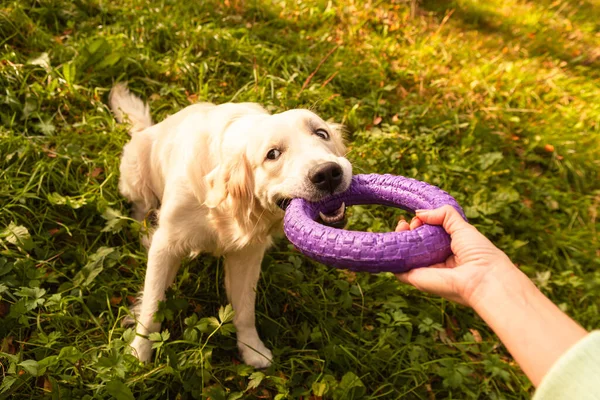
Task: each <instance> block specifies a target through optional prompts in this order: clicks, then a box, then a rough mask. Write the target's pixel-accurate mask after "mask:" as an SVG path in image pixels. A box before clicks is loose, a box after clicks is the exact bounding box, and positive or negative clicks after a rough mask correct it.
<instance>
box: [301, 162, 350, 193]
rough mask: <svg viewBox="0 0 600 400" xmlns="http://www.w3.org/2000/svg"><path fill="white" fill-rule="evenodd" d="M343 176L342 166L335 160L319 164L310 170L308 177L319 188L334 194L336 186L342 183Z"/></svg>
mask: <svg viewBox="0 0 600 400" xmlns="http://www.w3.org/2000/svg"><path fill="white" fill-rule="evenodd" d="M343 176H344V173H343V171H342V167H340V166H339V165H338V164H337V163H334V162H326V163H323V164H319V165H317V166H315V167H313V168H311V170H310V171H309V172H308V178H309V179H310V181H311V182H312V183H313V185H315V187H316V188H317V189H319V190H322V191H327V192H329V193H332V194H333V191H334V190H335V188H337V187H338V186H340V183H342V178H343Z"/></svg>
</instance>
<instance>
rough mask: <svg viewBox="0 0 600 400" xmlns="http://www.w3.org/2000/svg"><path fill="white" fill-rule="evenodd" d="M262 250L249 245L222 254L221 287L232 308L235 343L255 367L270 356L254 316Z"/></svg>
mask: <svg viewBox="0 0 600 400" xmlns="http://www.w3.org/2000/svg"><path fill="white" fill-rule="evenodd" d="M265 250H266V247H265V246H249V247H246V248H244V249H242V250H240V251H236V252H231V253H228V254H226V255H225V289H226V291H227V298H228V299H229V302H230V303H231V305H232V306H233V310H234V311H235V316H234V318H233V324H234V325H235V328H236V330H237V340H238V347H239V349H240V353H241V355H242V359H243V360H244V362H245V363H246V364H248V365H252V366H254V367H256V368H266V367H268V366H269V365H271V360H272V359H273V355H272V353H271V351H270V350H269V349H268V348H266V347H265V345H264V344H263V342H262V340H260V338H259V337H258V332H257V331H256V325H255V316H254V303H255V301H256V284H257V283H258V278H259V276H260V264H261V262H262V259H263V255H264V253H265Z"/></svg>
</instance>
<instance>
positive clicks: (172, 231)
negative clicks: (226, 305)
mask: <svg viewBox="0 0 600 400" xmlns="http://www.w3.org/2000/svg"><path fill="white" fill-rule="evenodd" d="M109 100H110V106H111V108H112V110H113V112H114V114H115V117H116V118H117V120H118V121H119V122H124V121H125V120H126V119H128V120H129V122H130V124H131V134H132V138H131V141H130V142H129V143H128V144H127V145H126V146H125V147H124V149H123V158H122V161H121V167H120V171H121V177H120V182H119V189H120V191H121V193H122V194H123V196H125V197H126V198H127V199H129V200H130V201H131V202H132V203H133V215H134V217H135V218H136V219H138V220H143V219H144V218H145V217H146V216H147V214H148V213H149V212H150V210H153V209H158V208H159V207H160V213H159V218H158V226H157V228H156V230H155V232H154V234H153V236H152V238H151V240H150V243H149V251H148V268H147V271H146V278H145V282H144V289H143V292H142V297H141V300H140V304H138V309H137V313H136V320H137V328H136V332H137V335H136V338H135V339H134V341H133V343H132V344H131V346H132V348H133V351H134V354H135V355H137V357H138V358H139V359H140V360H142V361H148V360H149V359H150V357H151V355H152V343H151V342H150V341H149V340H148V339H146V336H147V335H148V334H149V333H151V332H156V331H158V330H159V329H160V323H157V322H154V319H153V316H154V313H155V312H156V310H157V307H158V302H159V301H162V300H164V298H165V291H166V289H167V288H168V287H169V286H170V285H171V284H172V283H173V281H174V279H175V276H176V274H177V270H178V268H179V264H180V262H181V260H182V258H183V257H186V256H187V255H189V254H190V253H193V252H208V253H211V254H214V255H216V256H223V257H224V259H225V263H224V265H225V287H226V291H227V297H228V299H229V301H230V302H231V304H232V306H233V308H234V311H235V317H234V325H235V327H236V330H237V338H238V347H239V349H240V352H241V356H242V358H243V360H244V362H245V363H246V364H249V365H253V366H255V367H266V366H268V365H270V363H271V360H272V354H271V351H270V350H269V349H268V348H266V347H265V345H264V344H263V342H262V341H261V340H260V338H259V336H258V333H257V331H256V327H255V316H254V303H255V297H256V295H255V290H256V284H257V282H258V278H259V275H260V265H261V261H262V258H263V255H264V252H265V250H266V249H267V247H269V246H270V244H271V242H272V239H271V236H272V234H273V233H275V232H277V231H279V230H281V226H282V219H283V215H284V213H283V211H282V210H281V209H279V208H278V207H277V205H276V202H277V201H278V200H280V199H282V198H294V197H302V198H306V199H309V200H318V199H319V198H321V197H323V196H324V195H325V194H323V193H321V191H319V190H318V189H317V188H316V187H315V186H314V185H312V184H311V182H310V179H309V177H308V171H310V170H311V168H313V167H315V166H317V165H319V164H322V163H325V162H335V163H337V164H339V165H340V166H341V167H342V171H343V181H342V183H341V184H340V186H339V187H338V188H337V189H336V192H339V191H343V190H345V189H346V188H347V187H348V186H349V184H350V179H351V175H352V167H351V165H350V163H349V162H348V160H347V159H346V158H345V157H344V155H345V154H344V153H345V147H344V144H343V140H342V135H341V132H340V129H339V126H338V125H337V124H328V123H326V122H325V121H323V120H322V119H321V118H319V117H318V116H317V115H315V114H314V113H312V112H310V111H307V110H290V111H287V112H283V113H281V114H275V115H270V114H269V113H268V112H267V111H266V110H264V109H263V108H262V107H260V106H259V105H257V104H253V103H239V104H234V103H227V104H222V105H213V104H209V103H202V104H195V105H192V106H189V107H187V108H185V109H183V110H181V111H180V112H178V113H176V114H174V115H172V116H170V117H168V118H167V119H165V120H164V121H162V122H160V123H158V124H156V125H152V119H151V117H150V112H149V109H148V107H147V106H146V105H145V104H144V102H143V101H142V100H140V99H139V98H137V97H135V96H134V95H132V94H131V93H130V92H129V90H128V89H127V87H126V86H125V85H122V84H118V85H116V86H115V87H114V88H113V89H112V91H111V93H110V97H109ZM317 129H323V130H325V131H327V132H328V133H329V135H330V137H329V140H324V139H323V138H321V137H319V136H317V135H315V131H316V130H317ZM271 149H278V150H279V151H281V155H280V156H279V158H277V159H276V160H272V159H268V158H267V157H266V155H267V153H268V152H269V150H271Z"/></svg>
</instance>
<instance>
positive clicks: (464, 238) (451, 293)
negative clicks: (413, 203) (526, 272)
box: [396, 206, 519, 307]
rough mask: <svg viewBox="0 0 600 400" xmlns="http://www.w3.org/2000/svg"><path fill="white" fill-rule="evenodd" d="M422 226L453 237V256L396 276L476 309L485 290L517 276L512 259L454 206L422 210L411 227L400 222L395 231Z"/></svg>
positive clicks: (406, 223)
mask: <svg viewBox="0 0 600 400" xmlns="http://www.w3.org/2000/svg"><path fill="white" fill-rule="evenodd" d="M423 223H426V224H431V225H442V226H443V227H444V229H445V230H446V232H448V234H450V236H451V238H452V241H451V245H450V246H451V249H452V253H453V255H451V256H450V257H448V259H447V260H446V262H444V263H441V264H435V265H432V266H430V267H426V268H417V269H413V270H410V271H408V272H404V273H401V274H397V275H396V277H397V278H398V279H399V280H400V281H402V282H404V283H408V284H409V285H412V286H414V287H416V288H417V289H419V290H422V291H424V292H428V293H432V294H436V295H438V296H441V297H444V298H446V299H448V300H451V301H455V302H457V303H460V304H463V305H467V306H470V307H474V306H475V305H476V304H477V302H479V300H480V299H481V296H482V295H483V294H485V293H486V287H490V286H489V285H490V284H492V283H498V281H499V280H500V281H504V282H508V281H507V279H509V278H508V276H512V275H514V273H515V272H516V273H518V272H519V270H518V269H517V268H516V267H515V266H514V264H513V263H512V262H511V261H510V259H509V258H508V257H507V256H506V254H504V252H502V251H501V250H500V249H498V248H497V247H496V246H494V245H493V244H492V242H490V241H489V240H488V239H487V238H486V237H485V236H483V235H482V234H481V233H480V232H479V231H478V230H477V229H476V228H475V227H474V226H473V225H471V224H469V223H468V222H467V221H465V220H464V219H463V218H462V216H461V215H460V214H459V213H458V211H456V209H454V208H453V207H451V206H444V207H441V208H437V209H435V210H419V211H417V212H416V217H415V218H413V220H412V221H411V222H410V224H409V223H408V222H406V221H404V220H401V221H400V222H399V223H398V226H397V227H396V232H401V231H405V230H409V229H416V228H418V227H419V226H421V225H422V224H423Z"/></svg>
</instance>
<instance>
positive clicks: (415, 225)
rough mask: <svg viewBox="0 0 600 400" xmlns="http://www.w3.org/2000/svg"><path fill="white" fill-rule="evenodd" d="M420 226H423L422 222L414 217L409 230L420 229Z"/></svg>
mask: <svg viewBox="0 0 600 400" xmlns="http://www.w3.org/2000/svg"><path fill="white" fill-rule="evenodd" d="M421 225H423V221H421V220H420V219H419V217H414V218H413V219H412V220H411V221H410V229H417V228H418V227H420V226H421Z"/></svg>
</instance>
